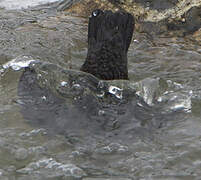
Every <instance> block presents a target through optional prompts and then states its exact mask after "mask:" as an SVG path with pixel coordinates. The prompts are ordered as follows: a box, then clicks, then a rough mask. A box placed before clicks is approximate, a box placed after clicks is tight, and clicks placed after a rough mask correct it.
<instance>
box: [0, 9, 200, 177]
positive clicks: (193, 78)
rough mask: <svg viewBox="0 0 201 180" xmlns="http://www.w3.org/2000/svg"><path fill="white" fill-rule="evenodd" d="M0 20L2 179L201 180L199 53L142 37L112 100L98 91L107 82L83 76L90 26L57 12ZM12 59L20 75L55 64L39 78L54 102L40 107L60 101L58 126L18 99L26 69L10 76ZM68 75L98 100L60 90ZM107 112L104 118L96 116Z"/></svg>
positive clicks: (190, 44) (173, 41)
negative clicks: (32, 63)
mask: <svg viewBox="0 0 201 180" xmlns="http://www.w3.org/2000/svg"><path fill="white" fill-rule="evenodd" d="M0 16H1V19H0V21H1V35H0V46H1V50H0V52H1V53H0V54H1V57H0V64H1V68H0V73H1V76H0V78H1V79H0V179H2V180H15V179H16V180H27V179H34V180H37V179H40V180H44V179H48V180H49V179H51V180H52V179H55V180H58V179H67V180H72V179H73V180H77V179H83V180H103V179H104V180H131V179H141V180H142V179H154V180H155V179H160V180H163V179H164V180H167V179H168V180H180V179H182V180H183V179H185V180H188V179H189V180H192V179H196V180H199V179H201V151H200V149H201V133H200V132H201V113H200V108H201V89H200V82H201V76H200V75H201V74H200V72H201V45H200V44H199V43H197V42H195V41H192V40H189V39H187V38H163V37H160V38H159V37H157V38H153V39H150V38H149V37H148V36H147V35H145V34H138V33H135V34H134V37H133V41H132V44H131V47H130V48H129V52H128V62H129V64H128V68H129V78H130V80H129V81H128V82H127V81H112V82H101V83H103V84H104V86H108V87H115V88H116V89H118V88H119V89H120V90H119V92H118V93H116V94H112V91H109V88H108V89H107V88H106V89H103V91H100V92H99V91H96V89H97V87H96V86H95V85H94V84H93V83H94V82H97V83H98V84H100V83H99V81H98V80H97V79H96V78H94V77H91V76H90V75H86V74H84V73H81V72H79V71H77V70H79V67H80V66H81V64H82V63H83V61H84V59H85V57H86V53H87V43H86V37H87V20H86V19H83V18H79V17H72V16H69V15H67V14H65V13H57V12H55V11H53V10H51V9H50V10H47V9H46V10H36V9H35V10H32V11H30V10H26V11H7V10H0ZM30 56H31V57H30ZM16 58H17V60H16ZM13 59H15V60H14V62H17V65H19V62H23V63H21V66H22V65H24V62H27V59H28V60H30V59H31V60H40V62H41V63H42V62H47V63H45V65H43V63H42V65H40V64H39V65H37V63H36V65H35V66H34V69H35V70H36V72H37V75H39V74H40V77H41V79H40V81H39V85H40V86H41V87H43V88H44V87H48V89H49V90H50V95H49V96H41V97H36V99H37V102H42V103H41V104H42V107H43V105H44V104H43V102H46V100H47V101H48V97H52V96H53V102H54V101H56V100H55V99H54V95H55V94H56V95H57V97H59V99H62V101H60V100H58V101H59V102H61V103H60V104H59V105H60V106H56V109H57V110H58V114H59V116H57V115H55V114H54V109H52V112H51V110H50V111H47V112H48V113H50V115H49V114H48V113H47V112H46V111H45V112H46V113H45V112H44V114H43V111H38V109H37V108H36V107H37V106H34V105H35V104H34V105H33V108H36V109H35V110H36V113H33V111H29V110H30V109H31V110H33V108H32V106H31V107H29V104H28V107H27V106H26V108H27V109H26V108H25V110H23V105H24V104H23V103H24V102H23V98H21V97H20V96H19V92H18V90H19V87H18V85H19V79H20V77H21V75H22V73H23V68H21V69H19V70H18V71H16V66H13V65H10V67H9V64H6V63H8V62H10V61H11V60H13ZM23 60H24V61H23ZM13 68H14V69H13ZM67 69H71V70H67ZM74 70H75V71H74ZM65 74H66V75H65ZM69 74H71V75H72V74H73V75H72V76H73V78H74V81H75V82H76V83H75V84H79V85H80V87H81V88H82V91H81V92H84V93H88V94H87V95H91V96H90V98H91V99H87V98H85V97H88V96H84V95H83V94H79V92H80V91H79V88H78V91H77V89H75V91H73V92H71V91H67V90H69V89H68V87H66V88H64V89H62V87H63V86H64V87H65V83H62V82H68V80H69V78H68V77H69ZM64 80H65V81H64ZM83 80H84V82H86V83H85V84H84V83H83ZM50 82H51V83H53V86H51V84H50ZM59 83H61V84H59ZM62 85H63V86H62ZM76 86H77V85H76ZM57 87H59V88H57ZM94 89H95V90H94ZM121 89H122V90H121ZM52 92H54V93H53V94H52ZM77 92H78V94H77V96H76V93H77ZM44 93H46V91H44ZM69 93H70V95H69ZM101 93H102V94H101ZM104 93H109V96H108V97H107V96H106V95H104ZM127 94H128V95H127ZM119 95H120V96H119ZM121 95H122V98H121ZM101 96H102V97H101ZM22 97H23V95H22ZM27 97H31V98H32V99H31V102H33V103H35V101H36V100H35V99H34V98H33V97H32V96H31V95H30V94H29V95H28V96H27ZM79 97H82V98H83V97H84V98H83V99H82V100H80V101H79ZM77 99H78V100H77ZM142 99H143V100H144V101H143V100H142ZM43 100H44V101H43ZM90 101H91V102H90ZM28 102H29V99H28ZM76 102H78V103H77V104H76ZM100 102H101V103H102V104H104V108H103V107H102V106H101V107H97V108H95V105H96V104H93V103H100ZM144 102H145V103H144ZM73 103H74V104H73ZM79 103H80V106H78V105H79ZM72 104H73V106H72ZM54 105H55V104H53V105H52V106H47V107H46V109H45V110H49V109H48V107H50V108H52V107H54ZM90 105H92V106H90ZM66 106H67V107H68V110H66V109H65V107H66ZM40 107H41V106H40ZM71 107H72V108H71ZM83 107H84V108H83ZM29 108H30V109H29ZM99 108H100V109H99ZM83 109H87V110H89V111H85V110H83ZM26 110H27V111H26ZM93 111H97V112H99V114H96V115H94V114H93ZM29 112H30V113H29ZM105 112H106V115H105V116H102V114H104V113H105ZM103 117H106V120H107V118H108V119H110V118H111V117H112V118H114V119H112V121H111V122H114V121H115V122H116V120H117V122H118V123H117V126H116V124H115V126H113V125H114V124H112V126H111V125H110V124H109V123H108V124H106V128H102V121H103V120H105V118H103ZM40 118H41V121H40ZM36 119H37V123H35V122H34V120H36ZM38 119H39V121H38ZM44 119H45V121H43V120H44ZM49 120H51V122H49ZM113 120H114V121H113ZM41 122H45V123H41ZM108 122H110V121H108ZM107 125H108V126H107ZM57 128H59V130H58V129H57ZM57 130H58V131H57Z"/></svg>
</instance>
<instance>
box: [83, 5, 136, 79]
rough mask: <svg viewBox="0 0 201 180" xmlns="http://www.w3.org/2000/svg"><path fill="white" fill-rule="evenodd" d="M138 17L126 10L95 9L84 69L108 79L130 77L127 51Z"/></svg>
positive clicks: (90, 26)
mask: <svg viewBox="0 0 201 180" xmlns="http://www.w3.org/2000/svg"><path fill="white" fill-rule="evenodd" d="M133 29H134V18H133V16H132V15H131V14H129V13H126V12H120V11H118V12H115V13H113V12H112V11H102V10H99V9H97V10H95V11H93V12H92V15H91V17H90V18H89V25H88V54H87V58H86V60H85V62H84V64H83V65H82V67H81V71H84V72H88V73H91V74H93V75H94V76H96V77H98V78H100V79H104V80H112V79H128V68H127V51H128V48H129V45H130V43H131V39H132V35H133Z"/></svg>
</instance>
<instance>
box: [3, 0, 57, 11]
mask: <svg viewBox="0 0 201 180" xmlns="http://www.w3.org/2000/svg"><path fill="white" fill-rule="evenodd" d="M56 1H59V0H0V7H2V8H5V9H9V10H13V9H26V8H28V7H33V6H37V5H41V4H46V3H53V2H56Z"/></svg>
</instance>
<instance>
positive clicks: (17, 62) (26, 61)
mask: <svg viewBox="0 0 201 180" xmlns="http://www.w3.org/2000/svg"><path fill="white" fill-rule="evenodd" d="M38 61H39V60H35V59H33V57H31V56H18V57H16V58H15V59H13V60H11V61H9V62H7V63H5V64H3V66H2V67H3V69H4V70H5V69H8V68H12V69H13V70H14V71H19V70H20V69H22V68H25V67H29V65H30V64H31V63H34V62H35V63H37V62H38ZM2 71H3V70H2Z"/></svg>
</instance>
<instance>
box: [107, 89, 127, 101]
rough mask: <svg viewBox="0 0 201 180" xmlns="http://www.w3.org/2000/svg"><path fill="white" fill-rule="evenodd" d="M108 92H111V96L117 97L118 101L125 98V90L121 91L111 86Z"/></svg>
mask: <svg viewBox="0 0 201 180" xmlns="http://www.w3.org/2000/svg"><path fill="white" fill-rule="evenodd" d="M108 91H109V93H110V94H113V95H115V97H116V98H118V99H122V97H123V96H122V91H123V89H120V88H118V87H116V86H110V87H109V88H108Z"/></svg>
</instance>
